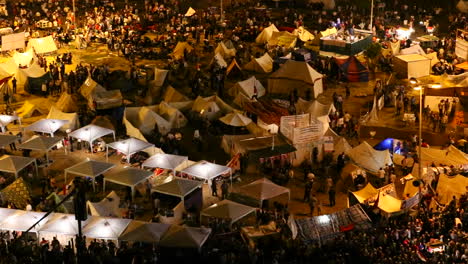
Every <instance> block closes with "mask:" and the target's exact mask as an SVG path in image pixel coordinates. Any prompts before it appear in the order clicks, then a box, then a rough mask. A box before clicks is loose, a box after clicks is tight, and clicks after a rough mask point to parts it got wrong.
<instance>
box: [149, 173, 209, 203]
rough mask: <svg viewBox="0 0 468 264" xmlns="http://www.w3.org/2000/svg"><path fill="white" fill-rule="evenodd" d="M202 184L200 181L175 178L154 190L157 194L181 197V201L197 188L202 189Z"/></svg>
mask: <svg viewBox="0 0 468 264" xmlns="http://www.w3.org/2000/svg"><path fill="white" fill-rule="evenodd" d="M202 184H203V183H202V182H200V181H193V180H188V179H183V178H173V179H172V180H171V181H170V182H167V183H163V184H161V185H158V186H156V187H155V188H154V189H153V190H154V192H157V193H162V194H166V195H170V196H175V197H179V198H180V199H181V200H184V199H185V196H187V195H189V194H191V193H192V192H193V191H195V190H196V189H197V188H201V185H202Z"/></svg>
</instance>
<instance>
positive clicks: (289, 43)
mask: <svg viewBox="0 0 468 264" xmlns="http://www.w3.org/2000/svg"><path fill="white" fill-rule="evenodd" d="M296 41H297V37H296V35H294V34H292V33H289V32H287V31H280V32H273V34H272V35H271V38H270V39H269V40H268V46H280V47H284V48H287V49H289V48H294V47H295V46H296Z"/></svg>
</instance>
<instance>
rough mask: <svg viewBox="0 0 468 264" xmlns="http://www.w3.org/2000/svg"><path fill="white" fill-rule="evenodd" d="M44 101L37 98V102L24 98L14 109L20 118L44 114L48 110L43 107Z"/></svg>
mask: <svg viewBox="0 0 468 264" xmlns="http://www.w3.org/2000/svg"><path fill="white" fill-rule="evenodd" d="M45 103H46V100H38V101H37V102H36V101H29V100H26V101H25V102H24V104H23V105H22V106H21V107H20V108H18V110H16V113H17V114H18V117H20V118H27V117H31V116H33V115H37V114H39V115H45V114H47V112H48V111H46V110H45V109H44V106H45V105H44V104H45Z"/></svg>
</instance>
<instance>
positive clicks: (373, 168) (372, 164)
mask: <svg viewBox="0 0 468 264" xmlns="http://www.w3.org/2000/svg"><path fill="white" fill-rule="evenodd" d="M346 155H348V156H349V158H351V160H353V161H354V162H355V163H356V164H357V165H359V166H360V167H362V168H364V169H366V170H368V171H370V172H372V173H377V171H378V170H379V169H380V168H384V167H385V165H386V164H388V165H390V164H393V162H392V158H391V156H390V152H389V151H388V150H383V151H378V150H375V149H374V148H373V147H372V146H371V145H369V143H367V142H366V141H364V142H362V143H361V144H360V145H359V146H357V147H354V148H353V149H351V150H349V151H348V152H347V153H346Z"/></svg>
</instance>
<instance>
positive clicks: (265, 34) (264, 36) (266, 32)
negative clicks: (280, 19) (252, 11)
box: [255, 24, 279, 44]
mask: <svg viewBox="0 0 468 264" xmlns="http://www.w3.org/2000/svg"><path fill="white" fill-rule="evenodd" d="M273 32H279V30H278V29H277V28H276V26H275V25H274V24H271V25H270V26H269V27H267V28H264V29H263V30H262V32H260V34H259V35H258V36H257V38H256V39H255V42H256V43H259V44H263V43H266V42H268V41H269V40H270V39H271V37H272V35H273Z"/></svg>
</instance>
